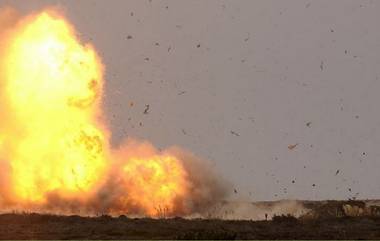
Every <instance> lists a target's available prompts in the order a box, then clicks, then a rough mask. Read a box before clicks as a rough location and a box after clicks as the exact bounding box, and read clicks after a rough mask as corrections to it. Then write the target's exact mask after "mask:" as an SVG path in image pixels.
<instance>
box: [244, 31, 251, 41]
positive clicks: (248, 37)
mask: <svg viewBox="0 0 380 241" xmlns="http://www.w3.org/2000/svg"><path fill="white" fill-rule="evenodd" d="M249 39H250V35H249V33H248V36H247V37H246V38H245V39H244V42H248V40H249Z"/></svg>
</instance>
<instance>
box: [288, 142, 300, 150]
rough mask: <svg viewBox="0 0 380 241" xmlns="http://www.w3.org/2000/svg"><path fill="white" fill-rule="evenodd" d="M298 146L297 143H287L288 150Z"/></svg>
mask: <svg viewBox="0 0 380 241" xmlns="http://www.w3.org/2000/svg"><path fill="white" fill-rule="evenodd" d="M297 146H298V143H296V144H294V145H289V146H288V149H289V150H293V149H294V148H296V147H297Z"/></svg>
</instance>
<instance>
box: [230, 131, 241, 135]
mask: <svg viewBox="0 0 380 241" xmlns="http://www.w3.org/2000/svg"><path fill="white" fill-rule="evenodd" d="M231 134H232V135H234V136H240V134H239V133H237V132H235V131H231Z"/></svg>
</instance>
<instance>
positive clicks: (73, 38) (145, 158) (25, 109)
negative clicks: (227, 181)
mask: <svg viewBox="0 0 380 241" xmlns="http://www.w3.org/2000/svg"><path fill="white" fill-rule="evenodd" d="M0 15H1V17H0V20H1V21H2V23H0V26H1V27H2V29H3V30H1V33H0V44H1V45H0V46H1V47H0V48H1V49H0V53H1V55H0V56H1V59H0V83H1V89H0V111H1V120H0V170H1V173H2V177H1V179H0V184H1V188H0V209H6V208H15V207H17V208H20V209H22V210H47V211H49V210H50V211H51V210H56V211H57V210H58V211H59V212H81V211H82V212H86V213H91V212H92V213H97V212H102V213H104V212H105V213H110V214H136V215H147V216H159V215H162V214H163V213H164V214H165V215H171V216H172V215H188V214H191V213H194V212H197V211H201V209H202V208H205V207H206V206H207V205H209V204H211V203H212V201H213V199H214V198H218V197H221V195H223V192H224V191H223V188H222V187H221V186H220V185H219V184H218V182H217V181H216V180H214V179H215V178H213V177H212V175H211V176H210V175H206V174H202V171H200V172H199V171H198V172H197V174H195V173H193V171H194V169H198V170H200V169H202V168H199V167H197V165H198V166H199V163H200V162H199V161H198V160H197V159H196V158H195V157H193V156H192V155H191V154H188V153H185V152H184V151H182V150H179V149H171V150H166V151H163V152H159V151H157V150H156V149H155V148H154V147H153V146H152V145H150V144H149V143H147V142H138V141H135V140H128V141H126V142H125V143H124V144H123V145H121V146H120V147H118V148H117V149H114V148H112V147H111V145H110V144H109V139H110V135H111V134H110V133H109V131H108V129H107V126H106V125H105V121H104V120H103V117H102V116H103V115H102V109H101V104H102V103H101V101H102V95H103V84H104V80H103V75H104V66H103V64H102V62H101V59H100V57H99V56H98V55H97V53H96V51H95V49H94V47H93V46H92V45H91V44H89V43H86V44H82V43H81V42H80V40H79V39H78V37H77V34H76V32H75V29H74V28H73V26H71V25H70V24H69V23H68V21H67V20H66V19H65V18H64V17H62V16H61V15H60V14H59V13H58V12H57V11H53V10H45V11H42V12H40V13H38V14H34V15H31V16H27V17H24V18H19V17H15V14H14V12H13V11H12V10H10V9H6V10H3V13H1V14H0Z"/></svg>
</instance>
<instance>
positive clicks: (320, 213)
mask: <svg viewBox="0 0 380 241" xmlns="http://www.w3.org/2000/svg"><path fill="white" fill-rule="evenodd" d="M305 205H306V206H308V208H310V209H311V210H312V211H311V213H308V214H305V215H304V216H302V217H300V218H295V217H293V216H291V215H281V216H275V217H274V218H273V220H271V221H249V220H244V221H243V220H240V221H239V220H235V221H231V220H218V219H207V220H205V219H191V220H190V219H183V218H170V219H149V218H140V219H137V218H128V217H126V216H124V215H122V216H120V217H115V218H112V217H110V216H107V215H103V216H100V217H79V216H57V215H47V214H34V213H30V214H26V213H19V214H15V213H13V214H2V215H0V238H1V239H380V213H378V214H377V213H369V212H368V210H374V211H375V212H376V210H375V209H374V208H367V211H365V207H366V206H365V205H364V206H363V202H357V201H355V202H352V201H350V202H341V201H326V202H305ZM347 205H350V206H351V209H352V210H356V211H357V213H356V214H357V215H347V207H348V206H347ZM359 206H360V207H359ZM355 207H358V208H355ZM359 208H362V211H358V210H359ZM345 210H346V211H345ZM352 210H351V211H352ZM351 214H355V213H351Z"/></svg>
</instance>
